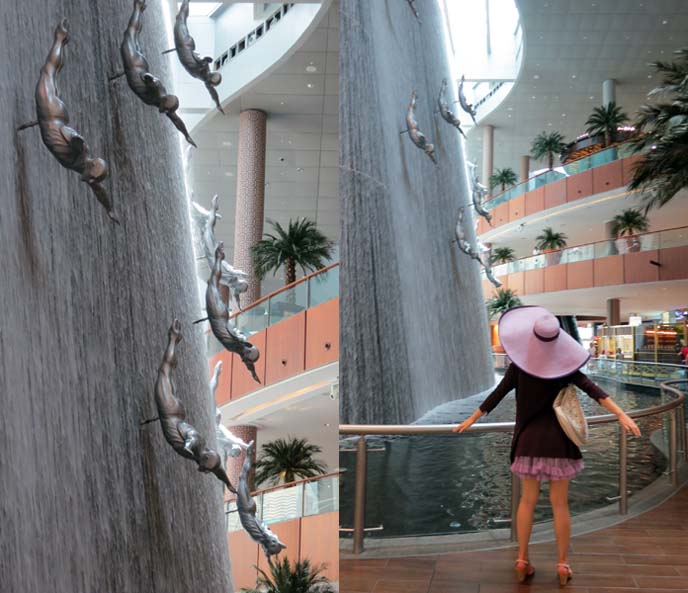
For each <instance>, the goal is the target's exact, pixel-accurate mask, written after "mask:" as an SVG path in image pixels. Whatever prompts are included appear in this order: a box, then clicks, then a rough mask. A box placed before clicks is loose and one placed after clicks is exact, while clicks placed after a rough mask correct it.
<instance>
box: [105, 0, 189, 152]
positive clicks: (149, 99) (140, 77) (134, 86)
mask: <svg viewBox="0 0 688 593" xmlns="http://www.w3.org/2000/svg"><path fill="white" fill-rule="evenodd" d="M145 9H146V0H134V10H133V12H132V13H131V18H130V19H129V25H128V26H127V30H126V31H125V32H124V40H123V41H122V45H121V47H120V51H121V54H122V63H123V64H124V74H125V75H126V77H127V82H128V83H129V87H130V88H131V90H132V91H134V93H135V94H136V96H137V97H138V98H139V99H141V100H142V101H143V102H144V103H145V104H146V105H154V106H155V107H157V108H158V111H159V112H160V113H164V114H165V115H166V116H167V117H169V118H170V120H171V121H172V123H173V124H174V125H175V127H176V128H177V129H178V130H179V131H180V132H181V133H182V134H183V135H184V138H186V141H187V142H188V143H189V144H191V145H193V146H196V143H195V142H194V141H193V140H192V139H191V136H189V132H188V131H187V130H186V126H185V125H184V122H183V121H182V120H181V118H180V117H179V116H178V115H177V113H176V111H177V109H179V99H178V98H177V97H176V95H168V94H167V90H166V89H165V87H164V86H163V84H162V82H160V80H159V79H158V78H156V77H155V76H153V75H152V74H151V73H150V66H149V65H148V61H147V60H146V58H145V56H144V55H143V54H142V53H141V46H140V45H139V35H140V34H141V29H142V27H143V24H142V21H141V16H142V14H143V11H144V10H145ZM118 76H121V74H119V75H117V76H114V77H113V78H112V79H111V80H113V79H114V78H117V77H118Z"/></svg>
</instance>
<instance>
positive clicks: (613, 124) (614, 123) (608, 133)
mask: <svg viewBox="0 0 688 593" xmlns="http://www.w3.org/2000/svg"><path fill="white" fill-rule="evenodd" d="M627 121H628V115H626V114H625V113H624V112H623V110H622V109H621V107H619V106H618V105H617V104H616V102H615V101H611V102H609V103H607V104H606V105H602V107H595V108H594V109H593V110H592V113H591V114H590V117H589V118H588V121H586V122H585V125H586V126H587V128H586V131H587V132H588V134H591V135H593V134H604V146H605V148H606V147H607V146H611V145H612V143H613V142H614V141H615V139H616V129H617V128H618V127H619V126H620V125H621V124H623V123H626V122H627Z"/></svg>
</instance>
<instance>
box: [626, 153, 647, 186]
mask: <svg viewBox="0 0 688 593" xmlns="http://www.w3.org/2000/svg"><path fill="white" fill-rule="evenodd" d="M642 158H643V155H641V154H636V155H633V156H629V157H626V158H625V159H623V160H622V161H621V171H622V174H623V177H622V183H623V184H624V185H628V184H629V183H630V182H631V179H633V167H634V166H635V164H636V163H637V162H638V161H640V160H642Z"/></svg>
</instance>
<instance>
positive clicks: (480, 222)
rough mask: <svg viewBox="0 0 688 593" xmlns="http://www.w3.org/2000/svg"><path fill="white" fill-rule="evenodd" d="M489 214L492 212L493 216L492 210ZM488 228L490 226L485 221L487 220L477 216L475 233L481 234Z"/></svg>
mask: <svg viewBox="0 0 688 593" xmlns="http://www.w3.org/2000/svg"><path fill="white" fill-rule="evenodd" d="M490 214H492V215H493V216H494V213H493V212H491V213H490ZM490 228H491V227H490V224H489V223H488V222H487V220H485V219H484V218H483V217H482V216H478V226H477V227H476V230H475V232H476V234H477V235H482V234H483V233H486V232H487V231H489V230H490Z"/></svg>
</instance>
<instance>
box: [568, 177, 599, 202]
mask: <svg viewBox="0 0 688 593" xmlns="http://www.w3.org/2000/svg"><path fill="white" fill-rule="evenodd" d="M592 193H593V192H592V170H591V169H589V170H587V171H583V172H582V173H577V174H576V175H571V177H567V178H566V201H567V202H573V201H574V200H580V199H581V198H586V197H587V196H591V195H592Z"/></svg>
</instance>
